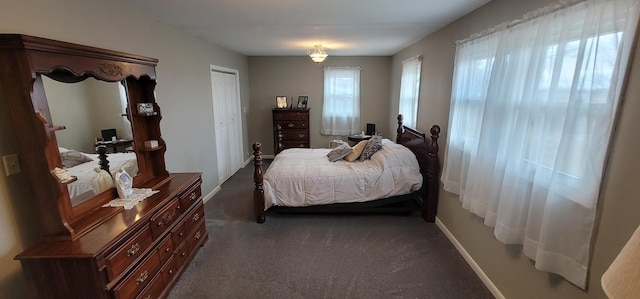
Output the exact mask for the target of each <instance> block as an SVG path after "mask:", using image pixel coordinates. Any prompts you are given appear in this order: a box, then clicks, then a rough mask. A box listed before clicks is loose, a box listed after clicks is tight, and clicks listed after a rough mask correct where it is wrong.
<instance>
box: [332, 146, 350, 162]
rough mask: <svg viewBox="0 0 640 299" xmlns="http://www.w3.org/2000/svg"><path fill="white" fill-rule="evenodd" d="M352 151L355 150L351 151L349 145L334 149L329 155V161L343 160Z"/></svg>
mask: <svg viewBox="0 0 640 299" xmlns="http://www.w3.org/2000/svg"><path fill="white" fill-rule="evenodd" d="M352 151H353V150H352V149H351V147H350V146H349V145H348V144H341V145H339V146H338V147H336V148H334V149H332V150H331V151H330V152H329V153H328V154H327V157H329V161H331V162H335V161H338V160H341V159H342V158H344V157H346V156H347V155H348V154H350V153H351V152H352Z"/></svg>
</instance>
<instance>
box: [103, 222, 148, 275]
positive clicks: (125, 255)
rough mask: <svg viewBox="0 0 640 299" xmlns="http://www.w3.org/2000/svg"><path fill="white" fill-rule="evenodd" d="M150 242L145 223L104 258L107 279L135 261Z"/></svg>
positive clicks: (118, 273)
mask: <svg viewBox="0 0 640 299" xmlns="http://www.w3.org/2000/svg"><path fill="white" fill-rule="evenodd" d="M152 242H153V239H152V238H151V232H150V231H149V226H146V225H145V226H144V227H143V228H142V229H141V230H140V231H139V232H138V233H136V234H135V235H134V236H133V237H132V238H131V239H129V241H128V242H126V243H125V244H123V245H122V246H120V247H118V248H117V249H116V250H115V251H114V252H113V253H112V254H110V255H109V256H108V257H107V260H106V264H107V273H108V274H109V280H113V279H114V278H116V277H117V276H118V275H120V273H122V271H124V270H125V269H126V268H127V267H129V266H130V265H132V264H133V263H135V261H136V260H138V259H139V258H140V257H141V256H142V254H143V253H145V252H146V251H147V248H149V246H151V243H152Z"/></svg>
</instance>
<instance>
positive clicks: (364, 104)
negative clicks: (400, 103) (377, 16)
mask: <svg viewBox="0 0 640 299" xmlns="http://www.w3.org/2000/svg"><path fill="white" fill-rule="evenodd" d="M328 66H341V67H344V66H353V67H361V68H362V71H361V73H360V123H361V126H360V127H361V128H362V129H361V130H365V128H366V124H367V123H375V124H376V129H377V131H378V132H383V133H384V132H386V128H388V127H389V122H388V120H387V114H388V108H389V96H388V95H389V84H390V78H391V77H390V70H391V57H388V56H381V57H379V56H375V57H336V56H329V58H327V59H326V60H325V61H324V62H323V63H321V64H316V63H314V62H313V61H311V59H310V58H309V57H307V56H296V57H249V68H250V69H251V74H250V77H249V81H250V82H251V89H250V93H251V99H250V103H251V105H250V106H251V109H250V111H249V119H250V120H249V124H248V126H249V140H250V141H251V142H253V141H260V142H261V143H262V150H263V153H264V154H265V155H273V124H272V119H271V110H272V109H273V108H275V106H276V96H287V98H289V100H290V99H291V97H293V98H294V103H297V99H298V96H300V95H307V96H309V103H308V105H307V106H308V107H310V108H311V112H310V114H311V116H310V117H309V121H310V123H309V126H310V135H311V147H329V141H330V140H331V139H332V137H331V136H324V135H320V123H321V117H322V99H323V93H324V89H323V88H324V72H323V70H322V68H323V67H328ZM385 137H387V138H389V137H390V136H388V135H385ZM393 138H395V135H393V136H391V139H393ZM342 139H343V140H346V138H345V137H343V138H342Z"/></svg>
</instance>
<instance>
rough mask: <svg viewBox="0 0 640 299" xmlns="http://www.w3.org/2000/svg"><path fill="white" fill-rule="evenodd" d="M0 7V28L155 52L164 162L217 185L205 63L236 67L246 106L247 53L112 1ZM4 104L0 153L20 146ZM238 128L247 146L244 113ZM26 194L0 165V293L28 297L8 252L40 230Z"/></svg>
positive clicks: (27, 0) (11, 0) (30, 0)
mask: <svg viewBox="0 0 640 299" xmlns="http://www.w3.org/2000/svg"><path fill="white" fill-rule="evenodd" d="M0 7H1V8H0V33H23V34H29V35H35V36H41V37H46V38H51V39H57V40H62V41H68V42H73V43H79V44H86V45H90V46H95V47H100V48H106V49H111V50H117V51H122V52H127V53H132V54H138V55H144V56H149V57H154V58H158V59H159V61H160V62H159V64H158V67H157V75H158V80H157V81H158V84H157V87H156V99H157V102H158V103H159V105H160V107H161V109H162V116H163V118H162V121H161V127H162V137H163V138H164V139H165V141H166V142H167V145H168V146H167V153H166V161H167V168H168V170H169V171H170V172H180V171H199V172H202V173H203V194H208V193H210V192H211V191H212V190H213V189H214V188H215V187H216V186H218V181H217V177H218V175H217V165H216V164H217V162H216V150H215V136H214V135H213V134H214V133H213V132H214V129H213V124H214V122H213V102H212V98H211V83H210V73H209V68H210V65H212V64H213V65H218V66H223V67H227V68H232V69H237V70H239V72H240V93H241V97H242V106H243V107H247V106H248V105H249V101H248V99H249V83H248V76H247V74H248V73H249V72H248V60H247V57H245V56H243V55H240V54H238V53H235V52H232V51H229V50H226V49H223V48H220V47H218V46H215V45H211V44H209V43H206V42H204V41H202V40H200V39H197V38H195V37H193V36H190V35H187V34H185V33H184V32H182V31H179V30H177V29H175V28H172V27H168V26H166V25H163V24H161V23H159V22H156V21H153V20H151V19H148V18H147V17H144V16H142V15H140V14H137V13H132V12H129V11H128V10H126V9H125V8H124V7H122V6H120V5H119V4H115V3H113V2H111V1H102V0H48V1H41V0H3V1H2V5H0ZM0 88H1V87H0ZM2 105H5V104H4V102H3V101H0V156H2V155H7V154H12V153H19V149H18V148H17V145H16V144H15V143H16V141H15V136H14V133H13V128H12V127H11V124H9V123H8V119H9V116H8V115H7V114H6V111H7V109H6V107H3V106H2ZM243 131H244V133H245V139H244V140H243V144H244V147H245V152H248V150H247V148H248V145H247V139H246V133H247V127H246V116H245V115H243ZM185 132H189V134H185ZM246 158H248V156H247V157H246ZM30 195H31V192H30V189H29V186H28V185H27V182H26V179H25V177H24V176H23V175H16V176H11V177H7V176H5V174H4V168H3V167H0V264H1V265H2V267H0V298H28V297H27V296H26V294H25V292H26V291H25V282H24V278H23V275H22V271H21V270H20V269H21V268H20V263H19V262H18V261H14V260H13V257H14V256H15V255H16V254H18V253H19V252H21V251H22V250H23V249H24V248H25V247H27V246H29V245H31V244H33V243H34V242H35V241H36V240H37V239H38V238H39V234H38V231H37V229H36V227H37V226H36V224H35V223H36V221H37V217H36V216H34V215H31V214H30V213H29V204H28V203H29V197H30Z"/></svg>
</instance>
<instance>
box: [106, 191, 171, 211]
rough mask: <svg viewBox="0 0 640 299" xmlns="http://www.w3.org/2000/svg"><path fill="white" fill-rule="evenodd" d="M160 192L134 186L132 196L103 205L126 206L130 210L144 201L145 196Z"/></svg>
mask: <svg viewBox="0 0 640 299" xmlns="http://www.w3.org/2000/svg"><path fill="white" fill-rule="evenodd" d="M158 192H159V191H157V190H156V191H154V190H151V189H150V188H142V189H140V188H133V193H132V194H131V197H130V198H116V199H114V200H112V201H110V202H108V203H106V204H105V205H103V207H124V208H125V209H126V210H129V209H131V208H133V207H134V206H135V205H137V204H138V203H139V202H141V201H143V200H144V199H145V198H147V197H149V196H151V195H154V194H156V193H158Z"/></svg>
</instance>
